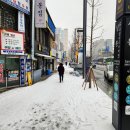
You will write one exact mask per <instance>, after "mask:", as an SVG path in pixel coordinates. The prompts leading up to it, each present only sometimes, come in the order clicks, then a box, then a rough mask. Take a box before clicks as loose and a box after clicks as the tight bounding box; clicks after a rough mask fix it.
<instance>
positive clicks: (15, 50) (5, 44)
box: [0, 30, 24, 55]
mask: <svg viewBox="0 0 130 130" xmlns="http://www.w3.org/2000/svg"><path fill="white" fill-rule="evenodd" d="M0 38H1V42H0V44H1V47H0V48H1V54H7V55H24V39H23V34H21V33H15V32H11V31H5V30H0Z"/></svg>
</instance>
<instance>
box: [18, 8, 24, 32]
mask: <svg viewBox="0 0 130 130" xmlns="http://www.w3.org/2000/svg"><path fill="white" fill-rule="evenodd" d="M18 31H19V32H25V16H24V13H23V12H20V11H19V12H18Z"/></svg>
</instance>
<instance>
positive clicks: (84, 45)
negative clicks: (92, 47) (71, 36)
mask: <svg viewBox="0 0 130 130" xmlns="http://www.w3.org/2000/svg"><path fill="white" fill-rule="evenodd" d="M86 24H87V0H84V1H83V78H85V77H86V29H87V26H86Z"/></svg>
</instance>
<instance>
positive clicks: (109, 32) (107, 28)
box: [46, 0, 116, 41]
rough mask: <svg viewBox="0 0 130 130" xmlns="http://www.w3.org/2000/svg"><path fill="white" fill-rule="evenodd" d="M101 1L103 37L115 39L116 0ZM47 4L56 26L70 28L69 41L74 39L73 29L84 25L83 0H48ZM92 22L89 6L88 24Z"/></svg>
mask: <svg viewBox="0 0 130 130" xmlns="http://www.w3.org/2000/svg"><path fill="white" fill-rule="evenodd" d="M101 3H102V5H101V6H100V7H99V25H102V26H103V27H102V29H104V34H103V38H104V39H110V38H111V39H114V30H115V29H114V28H115V27H114V26H115V9H116V0H101ZM46 6H47V8H48V10H49V13H50V15H51V17H52V20H53V22H54V24H55V26H56V27H61V28H68V29H69V41H72V30H73V29H74V28H76V27H82V26H83V20H82V19H83V0H46ZM88 7H89V6H88ZM90 22H91V13H90V8H88V22H87V23H88V25H90ZM98 31H99V32H97V33H100V32H101V31H100V30H98ZM88 34H89V31H88Z"/></svg>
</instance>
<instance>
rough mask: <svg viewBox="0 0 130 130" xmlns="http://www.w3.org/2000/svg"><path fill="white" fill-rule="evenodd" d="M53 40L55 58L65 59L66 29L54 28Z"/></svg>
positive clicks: (66, 45) (66, 53) (66, 47)
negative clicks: (55, 50)
mask: <svg viewBox="0 0 130 130" xmlns="http://www.w3.org/2000/svg"><path fill="white" fill-rule="evenodd" d="M55 37H56V39H55V42H56V45H57V59H59V61H64V60H67V57H68V29H62V28H56V32H55Z"/></svg>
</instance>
